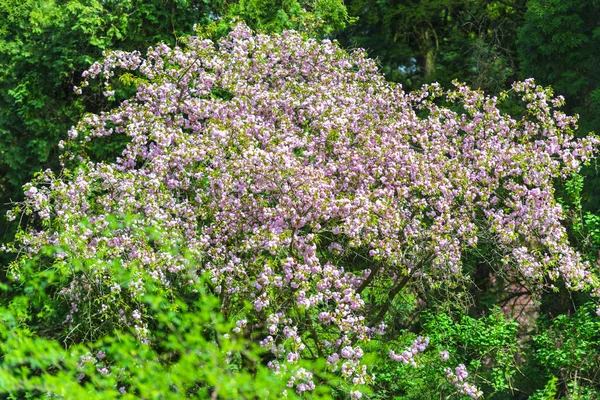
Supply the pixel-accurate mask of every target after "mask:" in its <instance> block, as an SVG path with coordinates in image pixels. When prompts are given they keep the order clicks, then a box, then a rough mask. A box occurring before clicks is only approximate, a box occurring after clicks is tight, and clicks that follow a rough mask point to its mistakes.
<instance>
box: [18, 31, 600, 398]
mask: <svg viewBox="0 0 600 400" xmlns="http://www.w3.org/2000/svg"><path fill="white" fill-rule="evenodd" d="M123 70H125V71H135V72H134V73H135V74H137V76H138V77H139V79H140V81H141V83H140V84H139V87H138V89H137V93H136V95H135V96H134V97H133V98H131V99H130V100H127V101H124V102H123V103H122V104H121V105H120V106H119V107H117V108H115V109H114V110H112V111H110V112H106V113H101V114H90V115H87V116H85V117H84V118H83V119H82V120H81V122H80V123H79V124H78V125H77V126H76V127H74V128H73V129H72V130H71V131H70V132H69V137H70V139H69V141H67V143H63V144H61V145H63V146H67V147H68V146H70V145H71V144H72V143H79V142H85V141H89V140H95V139H96V138H99V137H104V136H111V135H119V136H126V137H128V138H129V140H130V141H129V143H128V144H127V146H126V147H125V150H124V151H123V153H122V155H121V156H120V157H119V158H117V159H116V160H114V161H110V162H92V161H88V160H85V159H82V161H81V163H80V164H79V165H78V167H77V168H72V169H70V170H68V171H65V172H64V173H63V174H62V175H61V176H55V175H53V174H52V173H50V172H46V173H44V174H42V175H40V177H38V179H37V180H36V181H34V182H32V183H31V184H29V185H27V186H26V187H25V189H26V192H25V194H26V195H27V199H26V200H25V203H24V204H23V205H22V206H21V207H20V209H21V210H26V211H27V212H28V213H30V214H35V215H36V216H37V217H38V218H39V219H41V220H42V222H43V224H42V226H43V229H39V230H33V229H29V230H28V231H27V232H25V233H24V234H23V235H22V236H21V239H20V242H18V243H17V246H21V247H22V249H21V250H24V251H26V252H27V254H29V255H32V254H37V253H38V252H39V251H40V250H41V249H42V248H43V247H44V246H45V245H47V244H52V245H55V246H58V248H60V249H61V250H60V251H59V252H57V253H56V255H55V263H56V264H57V265H59V264H60V265H64V264H65V263H66V264H68V263H69V260H70V259H72V258H78V259H85V260H89V262H88V263H87V264H85V268H84V270H83V271H78V272H76V273H74V274H73V275H72V276H71V278H70V280H69V282H68V284H67V285H66V286H65V287H64V288H63V289H62V290H61V292H60V293H61V295H62V296H64V299H65V301H67V302H68V303H69V304H70V310H71V312H70V314H69V316H68V322H70V323H71V324H72V326H73V327H74V326H76V325H77V324H81V323H83V324H84V325H85V323H87V322H86V321H89V320H90V319H86V318H83V315H84V314H85V313H86V312H88V311H86V310H87V308H86V307H89V304H91V300H94V301H96V302H98V304H102V312H103V313H104V314H103V315H104V316H105V318H114V319H115V320H118V321H119V322H120V323H125V324H128V325H132V326H135V327H136V329H138V331H139V333H140V336H141V337H151V332H147V325H146V322H145V318H146V317H145V315H144V312H143V308H140V309H138V307H135V304H134V303H135V301H136V299H138V298H139V296H140V295H141V293H142V292H143V282H142V281H141V275H140V278H139V279H137V280H136V278H135V276H136V275H135V273H134V278H133V280H132V282H130V283H129V284H128V285H123V284H122V282H117V281H115V280H114V279H113V278H112V277H111V276H110V275H109V274H107V267H106V265H107V263H108V262H109V261H111V260H119V262H120V263H121V264H122V266H123V268H126V269H131V270H132V271H136V268H138V269H140V268H141V269H144V270H145V271H146V272H149V273H150V274H151V276H152V277H153V279H155V281H156V282H158V283H160V284H161V285H163V286H164V287H166V288H175V287H182V286H185V285H188V282H189V281H190V280H196V279H197V278H198V277H199V276H201V275H202V276H208V277H209V281H210V282H211V283H212V286H211V289H212V290H213V291H214V292H215V293H218V294H219V296H220V299H221V302H222V309H223V311H224V313H225V314H226V315H230V316H234V317H235V316H236V315H238V314H237V313H239V312H240V311H239V310H243V309H244V307H243V304H244V303H245V302H250V303H251V304H252V307H251V309H249V311H248V309H247V311H246V312H245V313H244V314H243V315H242V314H239V318H240V320H239V321H238V326H237V328H236V331H237V332H240V334H243V332H245V331H248V330H253V331H254V332H256V331H260V335H261V338H260V340H261V342H260V343H261V345H262V346H263V347H265V348H267V349H269V350H270V351H271V352H272V353H273V356H272V357H273V359H274V360H273V361H271V364H270V365H271V366H272V368H273V369H275V370H278V369H280V368H286V366H289V365H291V364H295V363H296V362H297V361H298V360H299V359H301V358H310V357H314V358H324V359H327V362H328V364H329V365H330V366H331V368H332V369H334V370H338V371H340V373H341V374H342V375H343V376H344V377H346V378H347V379H348V380H349V381H351V382H353V383H355V384H361V383H364V382H365V379H367V375H366V369H365V366H364V365H362V364H361V356H362V354H363V351H362V350H361V348H360V346H359V344H360V342H361V341H365V340H369V339H370V338H371V337H372V336H373V335H376V334H377V333H382V329H383V319H384V316H385V312H386V310H387V307H389V302H390V301H391V300H392V299H393V297H394V295H396V294H397V293H398V292H399V291H400V290H402V288H403V287H405V285H406V284H407V283H414V284H418V283H419V282H420V283H422V284H428V285H430V284H433V285H440V284H447V285H452V284H454V285H456V284H458V283H461V282H463V281H465V280H468V278H469V277H468V276H466V275H465V274H464V272H463V266H462V261H461V255H462V254H463V253H464V252H465V251H467V250H468V249H471V248H474V247H475V246H477V245H478V244H480V245H481V243H482V242H485V244H486V245H491V246H494V248H495V249H496V252H497V253H498V254H499V258H498V262H497V268H498V269H499V270H503V271H505V272H506V273H510V274H516V275H518V276H522V277H524V278H525V279H526V280H528V282H529V283H530V285H532V286H535V285H537V286H540V285H542V284H543V283H544V282H547V281H548V280H550V281H552V280H556V279H557V278H559V277H560V278H562V279H564V281H565V282H566V284H567V285H568V286H569V287H571V288H575V289H590V290H596V289H597V281H596V277H595V276H594V275H592V273H591V272H590V267H589V265H588V264H587V263H586V262H583V261H582V260H581V259H580V256H579V255H578V254H577V253H576V252H575V251H574V250H573V249H572V248H571V247H570V245H569V243H568V240H567V235H566V233H565V229H564V228H563V226H562V225H561V220H562V219H563V217H564V216H563V212H562V210H561V207H560V205H558V204H557V202H556V201H555V199H554V190H553V187H552V181H553V180H554V179H556V178H559V177H563V178H564V177H568V176H569V175H570V174H572V173H574V172H576V171H577V170H578V168H579V167H580V164H581V163H582V162H587V161H588V160H590V158H591V157H592V156H593V153H594V151H595V150H594V146H595V145H596V144H597V143H598V141H597V139H596V138H594V137H588V138H586V139H580V140H575V139H574V137H573V135H572V132H573V130H574V129H575V120H574V118H572V117H569V116H566V115H565V114H564V113H562V112H561V111H559V110H558V108H559V107H560V105H561V103H562V99H561V98H552V95H551V93H550V92H549V90H546V89H543V88H541V87H539V86H536V85H535V84H534V82H533V81H532V80H528V81H525V82H521V83H516V84H515V85H514V86H513V88H512V92H514V93H516V95H517V96H519V97H520V98H521V99H522V101H523V104H524V105H525V106H526V107H525V111H524V112H523V116H521V117H518V118H515V117H511V116H510V115H507V114H505V113H503V112H501V111H500V109H499V107H498V103H499V102H501V101H502V99H503V98H504V97H505V96H507V94H502V95H501V96H500V99H498V98H496V97H487V96H485V95H484V94H482V93H480V92H477V91H472V90H470V89H469V88H467V87H465V86H464V85H461V84H456V87H455V88H454V89H452V90H450V91H443V90H442V89H441V88H440V87H439V86H438V85H435V84H434V85H430V86H427V87H424V88H423V89H422V90H421V91H418V92H415V93H410V94H407V93H405V92H404V91H403V90H402V88H401V86H399V85H395V84H392V83H388V82H386V81H385V79H384V77H383V76H382V75H381V74H380V73H379V72H378V71H377V68H376V65H375V63H374V62H373V61H372V60H369V59H368V58H367V56H366V53H365V52H364V51H362V50H359V51H355V52H352V53H350V54H349V53H347V52H346V51H344V50H342V49H340V48H339V47H338V46H337V45H336V44H335V43H331V42H329V41H323V42H318V41H316V40H312V39H309V40H305V39H304V38H303V37H301V36H300V35H298V34H296V33H294V32H284V33H283V34H281V35H277V36H266V35H252V33H251V32H250V30H249V29H248V28H247V27H246V26H244V25H239V26H237V27H236V28H235V29H234V30H233V31H232V32H231V34H230V35H229V36H227V37H225V38H224V39H222V40H221V41H220V42H219V43H218V44H215V43H213V42H211V41H210V40H203V39H201V38H198V37H190V38H188V39H187V40H186V41H185V43H184V45H183V47H175V48H170V47H168V46H166V45H160V46H157V47H155V48H150V49H149V50H148V52H147V55H146V56H145V57H144V56H142V55H141V54H140V53H138V52H133V53H125V52H119V51H116V52H112V53H109V54H107V55H106V57H105V59H104V60H103V61H102V62H99V63H96V64H94V65H92V66H91V67H90V69H89V70H88V71H87V72H86V73H85V75H84V76H85V78H86V80H84V82H83V84H82V87H85V86H87V85H88V83H89V81H88V80H89V79H93V78H102V79H104V82H105V83H104V85H105V95H107V96H112V95H113V89H112V82H113V76H114V74H115V73H118V72H119V71H123ZM78 90H81V88H78ZM69 154H70V153H68V152H67V157H68V156H69ZM109 215H113V216H114V215H116V216H123V215H127V216H128V217H127V218H129V219H128V223H126V224H121V225H119V226H118V227H116V228H115V227H112V225H111V224H110V222H109V218H108V217H107V216H109ZM123 218H125V217H123ZM82 221H86V222H85V223H83V222H82ZM149 229H153V230H157V231H159V232H160V235H158V236H153V237H152V238H150V237H149V235H148V230H149ZM172 249H185V251H179V252H174V251H172ZM357 258H360V259H361V260H363V261H362V263H361V264H358V263H356V262H355V260H356V259H357ZM365 265H366V267H365ZM18 273H19V270H18V267H15V274H16V275H18ZM376 282H377V284H378V285H379V286H381V285H383V286H385V287H387V288H388V290H389V293H388V296H387V300H386V301H385V302H384V303H383V304H371V303H369V302H367V301H366V300H365V298H366V296H361V294H364V293H365V291H368V290H370V288H371V287H372V286H373V284H374V283H376ZM125 297H127V298H129V299H132V301H133V303H132V304H133V305H131V307H129V308H127V307H125V306H121V305H119V306H117V305H118V304H123V303H122V302H119V301H117V300H118V299H123V298H125ZM114 307H118V309H113V308H114ZM242 317H243V319H242ZM76 323H77V324H76ZM78 326H81V325H78ZM419 340H422V339H419ZM415 346H417V347H415V348H416V349H417V350H415V351H408V353H410V354H408V353H407V352H405V353H404V354H403V355H401V356H396V355H395V353H393V352H392V353H391V354H392V356H393V357H396V358H398V359H402V360H404V361H405V362H410V361H411V359H412V358H411V357H412V356H413V355H414V354H416V353H418V352H419V351H422V349H421V347H423V346H422V342H419V343H416V344H415ZM305 373H306V374H309V373H308V372H306V371H305ZM307 376H308V375H307ZM299 382H302V383H299ZM461 382H462V381H461ZM291 384H292V385H295V387H296V389H297V390H298V391H303V390H309V389H310V388H311V387H312V386H311V383H310V379H307V378H306V376H304V377H303V378H302V377H301V378H298V381H297V382H292V383H291ZM300 385H304V386H300Z"/></svg>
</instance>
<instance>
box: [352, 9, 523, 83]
mask: <svg viewBox="0 0 600 400" xmlns="http://www.w3.org/2000/svg"><path fill="white" fill-rule="evenodd" d="M347 5H348V10H349V13H350V14H351V15H353V16H357V17H358V21H357V23H356V24H354V25H352V26H350V27H349V28H348V29H346V30H345V31H344V33H343V35H342V36H341V37H340V39H341V40H342V43H344V44H345V45H346V46H358V47H364V48H365V49H367V50H368V51H369V54H370V55H371V56H372V57H374V58H377V59H378V60H379V62H380V63H381V66H382V69H383V71H384V72H385V74H386V76H387V77H388V78H390V79H392V80H394V81H397V82H401V83H402V84H403V85H405V87H407V88H416V87H418V86H419V85H420V84H421V83H424V82H425V83H430V82H433V81H437V82H439V83H441V84H443V85H449V84H450V82H451V81H452V80H453V79H459V80H461V81H465V82H467V83H469V84H471V85H473V86H475V87H481V88H484V89H487V90H495V91H499V90H501V89H503V88H506V87H507V83H508V84H509V83H510V80H509V78H511V79H514V77H515V73H516V69H515V49H514V36H515V34H516V28H517V27H518V26H519V21H520V18H521V15H522V13H523V11H524V0H516V1H513V2H498V1H485V2H481V1H471V0H435V1H418V2H417V1H408V2H406V1H384V2H382V1H372V0H357V1H349V2H348V3H347Z"/></svg>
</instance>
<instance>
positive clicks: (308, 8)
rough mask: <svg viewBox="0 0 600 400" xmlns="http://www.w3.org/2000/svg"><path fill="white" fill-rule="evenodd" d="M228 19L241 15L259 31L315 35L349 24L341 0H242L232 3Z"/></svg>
mask: <svg viewBox="0 0 600 400" xmlns="http://www.w3.org/2000/svg"><path fill="white" fill-rule="evenodd" d="M227 16H228V18H241V19H242V20H243V21H244V22H245V23H246V24H247V25H248V26H250V27H251V28H253V29H255V30H257V31H259V32H281V31H283V30H287V29H293V30H296V31H300V32H308V33H310V34H311V35H314V36H321V37H322V36H326V35H331V34H333V33H335V32H337V31H340V30H342V29H343V28H345V27H346V24H347V23H348V22H349V19H348V13H347V11H346V7H345V6H344V2H343V1H342V0H284V1H281V2H279V4H277V5H276V6H274V4H273V2H272V1H269V0H240V1H238V2H235V3H233V4H231V7H230V8H229V10H228V13H227Z"/></svg>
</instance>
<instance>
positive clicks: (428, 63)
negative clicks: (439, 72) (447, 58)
mask: <svg viewBox="0 0 600 400" xmlns="http://www.w3.org/2000/svg"><path fill="white" fill-rule="evenodd" d="M422 37H423V40H422V49H423V58H424V60H423V62H424V70H425V81H427V82H432V81H433V80H434V79H435V56H436V53H437V47H438V46H437V37H436V35H435V32H434V31H433V30H432V29H431V28H425V31H424V32H423V35H422Z"/></svg>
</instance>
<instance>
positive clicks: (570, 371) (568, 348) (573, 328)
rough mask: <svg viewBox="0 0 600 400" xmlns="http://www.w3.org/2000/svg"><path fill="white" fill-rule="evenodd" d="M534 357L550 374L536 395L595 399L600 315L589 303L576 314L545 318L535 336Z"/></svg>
mask: <svg viewBox="0 0 600 400" xmlns="http://www.w3.org/2000/svg"><path fill="white" fill-rule="evenodd" d="M532 340H533V349H534V353H533V355H534V358H535V361H536V362H537V363H538V365H539V367H540V368H541V369H542V370H543V371H544V373H545V374H546V376H547V380H548V383H547V385H546V388H545V389H543V390H541V391H539V392H538V393H537V394H536V396H537V397H534V398H539V399H542V398H544V399H547V398H556V397H554V396H555V395H554V393H557V392H558V393H559V394H562V395H564V396H566V398H570V399H571V398H572V399H595V398H598V396H599V395H600V350H599V349H600V317H599V316H598V315H597V313H596V305H594V304H592V303H587V304H585V305H584V306H583V307H581V308H580V309H579V310H577V312H576V313H574V314H573V315H564V314H563V315H559V316H558V317H556V318H554V319H552V320H548V319H545V320H542V321H541V323H540V327H539V332H538V333H537V334H535V335H533V337H532ZM551 396H552V397H551Z"/></svg>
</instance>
